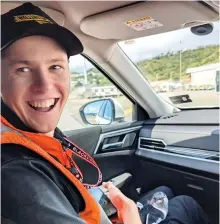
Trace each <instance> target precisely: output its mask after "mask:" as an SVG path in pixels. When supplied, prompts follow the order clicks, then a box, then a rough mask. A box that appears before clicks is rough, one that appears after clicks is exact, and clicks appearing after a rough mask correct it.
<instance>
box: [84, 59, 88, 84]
mask: <svg viewBox="0 0 220 224" xmlns="http://www.w3.org/2000/svg"><path fill="white" fill-rule="evenodd" d="M87 82H88V80H87V71H86V59H85V58H84V83H85V86H86V85H87Z"/></svg>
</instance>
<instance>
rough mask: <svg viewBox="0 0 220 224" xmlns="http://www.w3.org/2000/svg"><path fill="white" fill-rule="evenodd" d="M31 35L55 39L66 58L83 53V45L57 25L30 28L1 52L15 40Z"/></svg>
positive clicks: (70, 33)
mask: <svg viewBox="0 0 220 224" xmlns="http://www.w3.org/2000/svg"><path fill="white" fill-rule="evenodd" d="M33 35H42V36H47V37H50V38H53V39H55V40H56V41H57V42H58V43H59V44H60V45H61V46H62V47H63V48H64V49H65V50H66V52H67V55H68V57H70V56H73V55H77V54H80V53H82V52H83V45H82V43H81V42H80V40H79V39H78V38H77V37H76V36H75V35H74V34H73V33H72V32H70V31H69V30H68V29H66V28H65V27H62V26H59V25H57V24H43V25H38V26H36V27H34V28H33V27H32V28H31V29H29V30H27V31H26V32H25V33H24V34H22V35H21V36H18V37H16V38H14V39H13V40H12V41H10V43H8V44H7V45H6V46H4V47H3V48H2V49H1V50H3V49H5V48H6V47H8V46H9V45H11V44H12V43H14V42H15V41H16V40H19V39H21V38H23V37H27V36H33Z"/></svg>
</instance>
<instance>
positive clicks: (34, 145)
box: [1, 116, 101, 224]
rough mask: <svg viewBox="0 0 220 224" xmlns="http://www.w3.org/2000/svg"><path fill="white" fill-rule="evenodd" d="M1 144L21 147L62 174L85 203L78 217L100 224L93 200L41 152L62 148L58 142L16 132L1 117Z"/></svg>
mask: <svg viewBox="0 0 220 224" xmlns="http://www.w3.org/2000/svg"><path fill="white" fill-rule="evenodd" d="M1 144H17V145H22V146H24V147H26V148H28V149H29V150H31V151H34V152H35V153H37V154H38V155H40V156H42V157H43V158H44V159H46V160H47V161H49V162H50V163H51V164H52V165H53V166H55V167H56V168H57V169H58V170H59V171H60V172H62V173H63V174H64V175H65V176H66V177H67V178H68V179H69V180H70V181H71V182H72V183H73V184H74V185H75V186H76V187H77V189H78V190H79V192H80V193H81V195H82V197H83V199H84V201H85V210H84V211H82V212H80V213H79V216H80V217H81V218H82V219H83V220H85V221H86V222H87V223H89V224H100V219H101V214H100V212H101V211H100V208H99V205H98V204H97V202H96V201H95V199H94V198H93V197H92V196H91V195H90V193H89V192H88V191H87V189H86V188H85V187H84V186H83V185H82V184H81V183H80V181H79V180H78V179H77V178H76V177H75V176H74V175H73V174H72V173H71V172H70V171H69V170H67V169H66V168H65V167H64V166H63V165H62V164H61V163H59V162H57V161H56V160H55V159H54V158H53V157H52V156H50V154H49V153H47V152H46V151H45V150H43V149H44V147H48V146H49V147H52V148H53V147H61V148H62V146H61V144H60V143H59V141H57V140H56V139H55V138H52V137H49V136H46V135H43V134H38V133H30V132H24V131H21V130H18V129H16V128H15V127H13V126H12V125H11V124H10V123H9V122H8V121H7V120H6V119H5V118H4V117H2V116H1Z"/></svg>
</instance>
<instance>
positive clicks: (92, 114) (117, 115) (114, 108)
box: [80, 98, 125, 125]
mask: <svg viewBox="0 0 220 224" xmlns="http://www.w3.org/2000/svg"><path fill="white" fill-rule="evenodd" d="M80 116H81V118H82V120H83V122H84V123H85V124H92V125H107V124H111V123H113V122H123V121H124V119H125V116H124V109H123V107H122V106H121V105H120V103H119V102H118V101H117V100H116V99H113V98H109V99H101V100H95V101H92V102H89V103H87V104H85V105H84V106H82V108H81V109H80Z"/></svg>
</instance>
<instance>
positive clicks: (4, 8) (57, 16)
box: [1, 2, 65, 26]
mask: <svg viewBox="0 0 220 224" xmlns="http://www.w3.org/2000/svg"><path fill="white" fill-rule="evenodd" d="M22 4H23V3H21V2H1V14H4V13H6V12H8V11H10V10H11V9H14V8H16V7H18V6H20V5H22ZM33 4H34V3H33ZM40 8H41V10H43V11H44V12H46V13H47V14H48V15H49V16H50V17H51V18H52V19H53V20H54V21H56V23H58V24H59V25H60V26H64V22H65V17H64V15H63V14H62V13H60V12H58V11H56V10H53V9H49V8H45V7H41V6H40Z"/></svg>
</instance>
